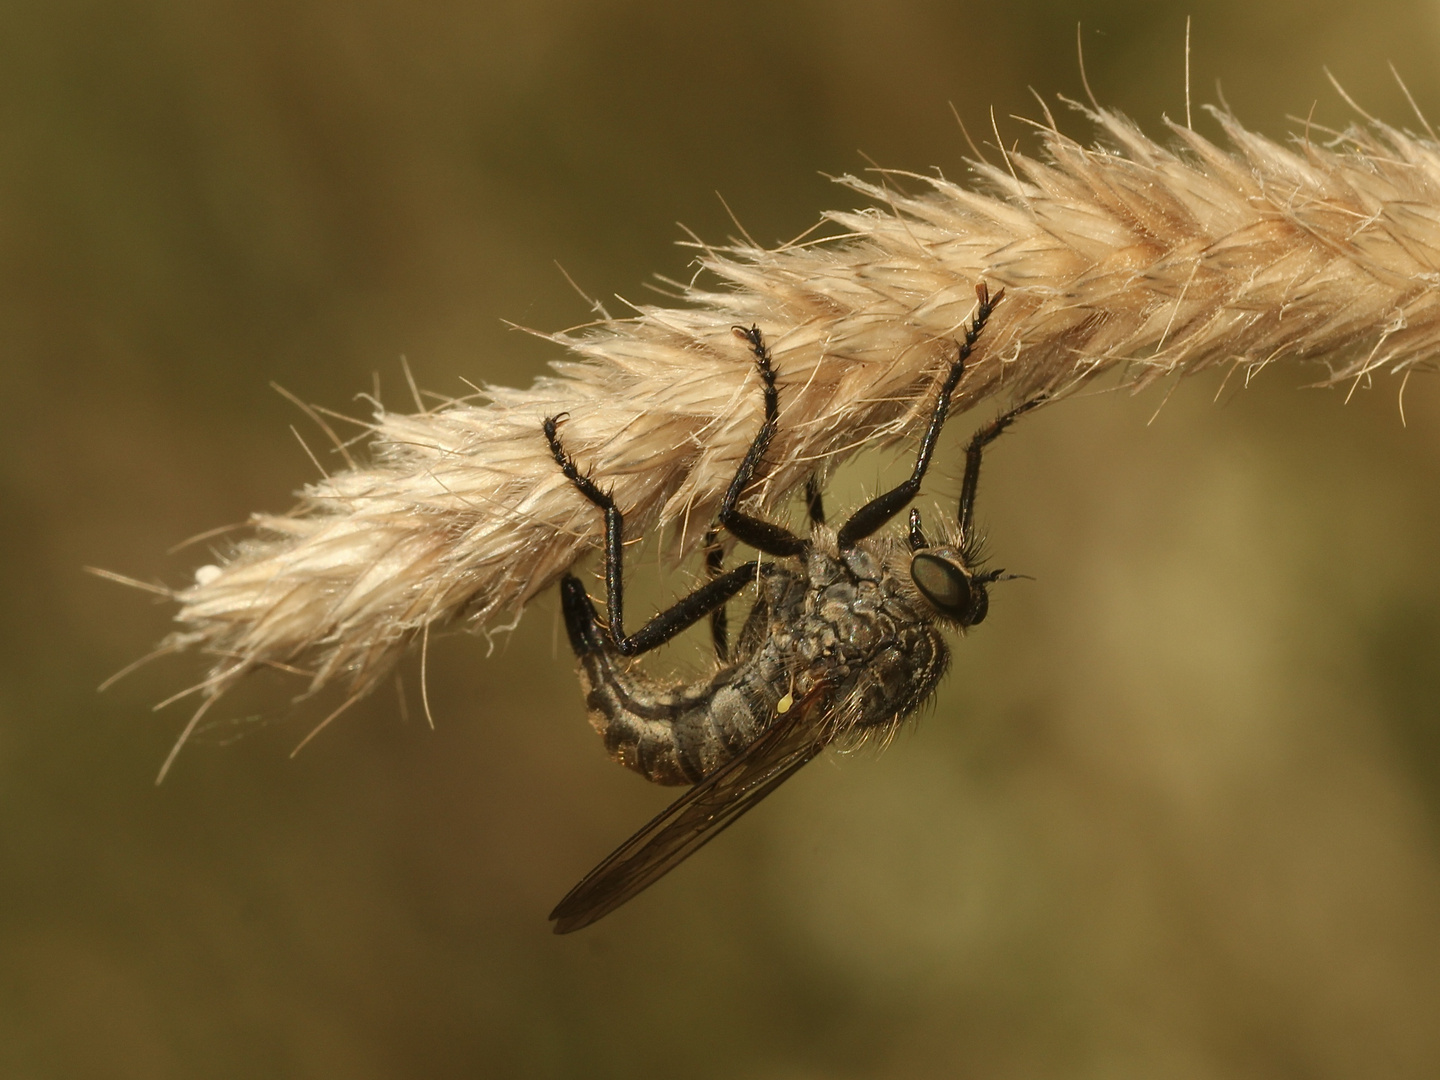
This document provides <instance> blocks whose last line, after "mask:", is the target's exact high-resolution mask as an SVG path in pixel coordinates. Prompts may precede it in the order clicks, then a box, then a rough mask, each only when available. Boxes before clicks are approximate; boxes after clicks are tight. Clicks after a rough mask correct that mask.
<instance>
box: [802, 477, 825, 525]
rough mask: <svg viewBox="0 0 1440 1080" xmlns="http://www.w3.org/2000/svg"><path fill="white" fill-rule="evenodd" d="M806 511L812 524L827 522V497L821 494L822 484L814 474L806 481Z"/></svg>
mask: <svg viewBox="0 0 1440 1080" xmlns="http://www.w3.org/2000/svg"><path fill="white" fill-rule="evenodd" d="M805 512H806V514H808V515H809V517H810V524H811V525H824V524H825V498H824V496H822V495H821V494H820V484H819V482H818V481H817V480H816V479H815V477H813V476H812V477H810V479H808V480H806V481H805Z"/></svg>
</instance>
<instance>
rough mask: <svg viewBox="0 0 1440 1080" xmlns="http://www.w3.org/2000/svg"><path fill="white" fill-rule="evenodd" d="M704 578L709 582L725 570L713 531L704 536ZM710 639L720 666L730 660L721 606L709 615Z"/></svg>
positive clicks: (722, 556) (727, 624) (726, 624)
mask: <svg viewBox="0 0 1440 1080" xmlns="http://www.w3.org/2000/svg"><path fill="white" fill-rule="evenodd" d="M704 547H705V577H706V578H707V579H708V580H709V581H714V580H715V579H716V578H718V577H719V576H720V574H721V572H722V571H723V570H724V568H725V549H724V548H723V547H721V546H720V541H719V538H718V535H717V534H716V532H715V530H714V529H711V530H710V531H709V532H707V533H706V534H705V544H704ZM710 638H711V640H712V641H714V642H715V659H717V660H719V661H720V662H721V663H722V664H723V663H724V662H725V661H726V660H728V659H730V623H729V619H728V618H727V616H726V614H725V605H724V604H721V605H720V606H719V607H717V608H716V609H715V610H714V611H712V612H711V613H710Z"/></svg>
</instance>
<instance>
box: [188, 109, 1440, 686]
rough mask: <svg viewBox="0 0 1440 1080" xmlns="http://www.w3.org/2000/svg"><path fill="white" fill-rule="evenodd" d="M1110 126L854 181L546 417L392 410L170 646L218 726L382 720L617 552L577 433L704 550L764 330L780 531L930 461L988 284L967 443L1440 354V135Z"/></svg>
mask: <svg viewBox="0 0 1440 1080" xmlns="http://www.w3.org/2000/svg"><path fill="white" fill-rule="evenodd" d="M1083 111H1084V112H1085V113H1086V115H1087V116H1088V118H1089V120H1090V121H1091V122H1093V123H1094V124H1095V125H1096V127H1097V128H1098V130H1099V134H1100V137H1101V140H1102V142H1103V143H1104V146H1103V147H1099V148H1097V147H1089V146H1085V145H1082V144H1081V143H1079V142H1077V141H1075V140H1073V139H1071V138H1069V137H1067V136H1065V135H1063V134H1062V133H1061V132H1060V131H1059V130H1058V128H1057V127H1056V126H1055V125H1054V123H1053V121H1051V122H1050V123H1049V124H1048V125H1046V126H1042V127H1039V129H1038V130H1039V135H1040V139H1041V141H1042V143H1043V149H1042V152H1041V153H1040V154H1038V155H1036V156H1026V155H1021V154H1014V153H1012V154H1009V155H1007V156H1006V157H1005V160H1004V162H1003V163H1002V164H1000V165H988V164H977V165H976V166H975V170H976V173H977V174H978V179H979V184H978V185H977V186H974V187H966V186H962V185H960V184H956V183H953V182H951V181H948V180H945V179H943V178H938V177H923V176H914V175H910V174H905V175H903V176H902V175H901V174H886V176H885V178H884V182H883V184H876V183H870V182H867V181H864V180H860V179H857V178H854V177H844V178H842V179H841V181H840V183H841V184H843V185H844V186H845V187H846V188H847V189H848V190H849V191H850V192H853V193H856V194H858V195H861V196H864V197H865V198H867V199H869V200H871V201H872V204H873V205H871V206H870V207H868V208H866V209H862V210H855V211H848V212H836V213H829V214H826V215H824V220H825V221H826V222H828V223H830V224H831V225H832V226H834V227H836V228H837V230H838V235H833V236H830V237H828V238H824V239H819V240H809V241H806V242H796V243H792V244H789V245H785V246H782V247H779V248H775V249H765V248H761V247H758V246H755V245H753V244H750V243H748V242H746V243H734V244H731V245H729V246H725V247H718V248H711V247H703V246H702V247H700V254H699V262H700V264H701V266H702V267H703V268H704V269H705V270H706V271H708V272H709V275H710V276H711V278H713V279H714V280H715V281H716V282H717V284H715V285H713V286H710V287H703V286H701V285H691V286H686V287H685V288H684V290H683V296H682V297H681V300H682V303H681V304H679V305H678V306H676V307H672V308H661V307H647V308H641V309H637V312H636V314H635V315H634V316H633V317H631V318H626V319H610V318H607V319H604V320H602V321H600V322H598V323H596V324H593V325H591V326H588V327H585V328H583V329H581V330H577V331H573V332H568V333H563V334H556V335H551V339H552V340H553V341H555V342H557V343H558V344H560V345H562V346H564V347H565V348H566V349H567V350H569V352H570V353H571V354H572V358H571V359H567V360H563V361H558V362H556V363H555V365H554V367H555V369H556V373H555V374H554V375H551V376H547V377H544V378H541V379H538V380H537V381H536V382H535V383H534V385H533V386H531V387H530V388H529V389H527V390H514V389H508V388H504V387H490V388H487V389H486V391H485V393H486V396H487V397H488V401H487V402H485V403H482V404H475V403H473V402H461V401H454V402H449V403H446V404H444V405H442V406H440V407H437V408H435V409H432V410H430V411H423V412H419V413H416V414H412V415H405V414H401V413H395V412H389V411H385V410H383V409H378V408H377V412H376V415H375V416H374V418H373V420H372V421H371V423H370V430H371V435H370V438H369V443H368V447H367V448H366V453H365V455H364V457H365V458H366V459H367V460H364V461H363V462H362V463H360V464H358V465H357V466H356V467H355V468H352V469H349V470H347V471H344V472H340V473H338V474H336V475H333V476H330V477H327V478H325V479H323V480H320V481H317V482H315V483H313V484H310V485H309V486H308V487H306V488H305V489H304V491H303V492H302V501H301V504H300V505H299V507H298V508H297V509H295V510H294V511H292V512H290V513H288V514H283V515H274V514H259V515H256V516H255V517H254V518H253V519H252V522H251V525H252V530H251V534H250V535H249V537H248V538H245V539H242V540H240V541H239V542H238V543H237V544H236V545H235V547H234V549H233V551H232V552H231V553H230V555H229V557H228V559H227V560H226V561H225V562H223V563H222V564H221V565H219V566H215V567H207V568H202V570H201V572H200V573H199V574H197V576H196V579H195V582H194V584H193V585H191V586H190V587H189V588H186V589H184V590H182V591H178V592H177V593H176V599H177V600H178V602H179V604H180V610H179V612H178V614H177V616H176V618H177V620H178V622H179V623H180V624H181V629H180V630H178V631H177V632H176V633H175V634H174V635H172V637H171V638H170V639H168V640H167V642H166V643H165V645H164V646H163V647H164V648H165V649H167V650H169V651H173V650H175V649H177V648H180V647H187V648H196V649H199V650H201V651H203V652H206V653H208V654H210V655H211V656H213V657H215V664H214V667H213V669H212V671H211V673H210V677H209V679H207V680H206V681H205V682H204V683H202V684H201V685H200V687H198V688H197V689H198V690H199V691H200V692H201V694H202V697H203V698H204V699H205V700H206V703H207V704H208V703H209V702H210V701H211V700H213V699H214V698H215V697H216V696H218V695H219V694H221V693H223V692H224V691H225V689H226V688H227V687H229V686H230V685H231V684H232V683H233V682H234V681H235V680H236V679H239V678H240V677H241V676H242V675H244V674H245V673H246V672H247V671H249V670H251V669H253V668H256V667H258V666H261V665H274V666H282V667H285V668H287V669H303V670H304V671H305V672H306V673H307V674H308V677H309V680H310V687H311V689H312V690H318V689H319V688H321V687H323V686H326V685H327V684H330V683H333V682H337V681H338V682H340V683H342V684H344V685H345V686H346V688H347V696H354V695H358V694H359V693H362V692H364V691H366V690H368V689H369V688H370V687H372V686H373V685H374V683H375V681H376V680H377V679H378V678H379V677H380V676H381V675H382V674H383V673H384V672H386V671H387V670H388V668H389V666H390V664H391V663H392V662H393V661H394V659H395V658H396V657H397V656H398V655H399V653H400V652H401V650H402V649H403V647H404V646H405V645H406V644H407V643H408V642H409V641H410V640H411V639H412V638H414V637H415V636H417V635H418V634H420V633H421V632H422V631H425V630H427V628H429V627H432V626H434V627H447V626H460V627H468V628H471V629H478V630H483V629H485V628H486V627H490V626H493V624H494V622H495V620H496V618H497V616H499V615H500V614H501V613H509V612H514V613H518V611H519V610H520V609H522V608H523V606H524V605H525V603H526V601H528V600H529V599H530V598H532V597H533V596H535V595H536V594H537V593H539V592H541V591H543V590H545V589H546V588H548V587H549V586H550V585H551V584H552V583H553V582H554V581H555V580H556V579H557V578H558V576H559V575H560V574H561V573H562V572H563V571H565V570H566V569H567V568H568V567H569V566H571V564H573V563H574V562H575V561H576V560H577V559H579V558H581V557H582V556H584V555H585V554H586V553H587V552H589V551H590V550H591V549H593V548H595V547H596V546H598V543H599V541H600V538H601V535H602V522H601V518H600V515H599V514H598V513H597V512H596V511H595V509H594V507H593V506H591V505H590V504H589V503H588V502H586V501H585V500H584V499H582V498H580V497H579V496H578V495H577V494H576V492H575V490H574V488H573V487H572V486H571V484H570V483H569V482H568V481H567V480H566V479H565V478H564V477H563V476H562V475H561V473H560V471H559V469H557V468H556V467H555V463H554V461H553V460H552V458H551V455H550V453H549V450H548V448H547V445H546V441H545V438H544V437H543V435H542V432H541V423H542V421H543V419H544V418H545V417H547V416H551V415H555V414H558V413H562V412H563V413H566V414H568V420H567V423H566V429H565V439H566V447H567V449H568V450H569V451H570V452H571V453H572V454H573V455H574V457H575V459H576V460H577V462H579V464H580V467H581V468H582V469H584V470H587V471H589V472H590V473H592V474H593V475H594V476H595V477H596V478H597V480H599V482H601V483H602V484H604V485H606V486H608V487H611V488H613V492H614V496H615V498H616V500H617V502H618V504H619V506H620V507H621V509H622V510H623V511H624V513H625V519H626V526H627V534H628V535H629V536H630V537H639V536H641V535H643V534H650V533H654V532H656V531H657V530H661V529H664V530H665V531H666V534H667V535H668V536H670V537H672V538H673V540H674V543H675V545H676V546H677V549H678V551H679V552H682V553H683V552H684V551H688V550H691V549H693V548H694V547H696V546H697V545H698V544H699V543H700V541H701V538H702V536H703V534H704V532H705V530H706V527H707V526H708V525H709V523H710V521H711V518H712V516H713V514H714V512H715V510H716V507H717V505H718V503H719V500H720V498H721V496H722V495H723V494H724V492H725V489H726V486H727V484H728V483H729V481H730V478H731V476H732V474H733V473H734V471H735V468H736V465H737V463H738V462H739V461H740V459H741V458H742V457H743V455H744V454H745V452H746V449H747V448H748V447H749V445H750V442H751V439H752V438H753V436H754V434H755V431H756V430H757V428H758V426H759V424H760V422H761V395H760V392H759V387H758V384H757V382H756V377H755V373H754V364H753V361H752V356H751V352H750V350H749V349H748V348H746V347H744V345H743V343H737V341H736V340H735V336H734V334H733V333H732V328H733V327H734V326H736V325H740V326H745V327H749V326H756V327H759V329H760V330H761V331H762V333H763V334H764V338H765V341H766V343H767V344H768V346H769V348H770V350H771V352H772V354H773V357H774V364H775V370H776V371H777V373H778V380H777V385H778V387H779V392H780V410H781V411H780V424H779V429H778V431H777V433H776V435H775V439H774V442H773V444H772V446H771V449H770V453H769V455H768V471H767V472H766V474H765V479H764V482H763V484H762V485H761V489H760V490H759V491H758V492H757V494H756V495H755V496H754V500H755V502H756V504H757V505H760V506H762V507H764V506H773V505H774V504H775V503H777V502H778V501H779V500H780V499H782V498H783V497H784V496H786V495H787V494H788V493H789V492H790V491H791V490H792V489H794V488H795V487H796V486H798V485H800V484H801V483H803V482H804V481H805V479H806V478H807V477H808V476H810V475H811V474H813V473H816V472H817V471H818V472H819V473H821V474H824V473H826V472H827V471H828V470H829V469H830V468H831V467H832V466H833V465H835V464H836V463H837V462H839V461H840V460H842V459H843V458H845V457H846V456H847V455H849V454H851V453H853V452H854V451H856V450H858V449H861V448H864V447H872V446H876V445H883V444H888V443H894V442H896V441H898V440H902V439H905V438H907V437H909V436H911V435H912V434H913V433H914V432H915V431H916V429H917V426H918V425H919V424H921V423H923V420H924V417H925V416H926V414H927V411H928V408H929V402H930V400H931V398H932V395H933V391H934V387H935V384H936V380H937V378H938V377H939V375H940V373H941V372H942V371H943V370H945V366H946V365H947V364H948V362H949V360H950V359H951V357H953V354H954V350H955V348H956V346H955V339H956V337H957V336H959V335H961V334H962V333H963V331H964V327H965V325H966V321H967V319H968V318H969V317H970V315H971V313H972V311H973V309H974V306H975V295H976V286H977V284H980V283H988V284H989V285H990V287H991V288H992V289H999V288H1001V287H1003V288H1004V289H1005V292H1006V299H1005V302H1004V303H1003V305H1001V306H1000V307H999V308H998V309H997V311H996V313H995V315H994V317H993V318H992V319H991V321H990V324H989V326H988V327H987V328H986V330H985V333H984V335H983V337H982V338H981V340H980V342H979V344H978V346H977V348H976V352H975V355H974V357H973V359H972V361H971V364H970V367H969V369H968V370H967V372H966V375H965V378H964V381H963V382H962V383H961V385H960V387H959V390H958V391H957V393H956V397H955V411H957V412H958V411H963V410H965V409H968V408H970V407H973V406H975V405H977V404H979V403H981V402H984V401H987V400H989V399H992V398H996V399H1003V401H1004V402H1006V403H1014V402H1017V401H1020V400H1024V399H1026V398H1029V397H1031V396H1033V395H1035V394H1037V393H1040V392H1042V391H1046V392H1050V393H1051V394H1054V395H1061V396H1063V394H1064V392H1065V391H1066V390H1069V389H1071V388H1073V387H1074V386H1076V385H1078V384H1080V383H1083V382H1084V381H1086V380H1089V379H1091V378H1093V377H1095V376H1096V375H1098V374H1100V373H1102V372H1105V371H1109V370H1112V369H1116V368H1120V369H1123V374H1124V377H1125V378H1126V379H1128V380H1129V381H1130V382H1132V383H1135V384H1144V383H1148V382H1151V381H1153V380H1156V379H1160V378H1163V377H1166V376H1171V375H1179V374H1189V373H1192V372H1196V371H1200V370H1203V369H1205V368H1207V367H1211V366H1213V365H1221V364H1231V365H1236V366H1239V367H1242V368H1248V369H1250V370H1254V369H1258V368H1260V367H1263V366H1264V365H1266V364H1269V363H1270V362H1272V361H1274V360H1277V359H1282V358H1286V359H1305V358H1309V359H1318V360H1323V361H1325V362H1326V363H1327V364H1328V365H1329V376H1328V377H1329V379H1330V380H1331V381H1342V380H1346V379H1356V380H1358V379H1361V378H1364V377H1365V376H1367V375H1368V374H1369V373H1370V372H1372V371H1375V370H1377V369H1387V370H1390V371H1400V370H1406V369H1410V368H1413V367H1415V366H1417V365H1421V364H1427V363H1428V362H1429V361H1430V358H1431V357H1433V356H1434V355H1435V353H1436V350H1437V346H1440V289H1437V287H1436V286H1437V285H1440V144H1437V142H1436V141H1435V140H1434V139H1433V136H1432V137H1430V138H1424V139H1422V138H1417V137H1415V136H1412V135H1410V134H1407V133H1404V132H1402V131H1399V130H1397V129H1395V128H1392V127H1389V126H1386V125H1383V124H1379V123H1372V124H1370V125H1369V126H1368V127H1366V128H1364V129H1359V128H1357V129H1352V130H1349V131H1347V132H1344V133H1343V134H1336V133H1331V137H1330V138H1329V141H1328V142H1326V143H1324V144H1323V145H1322V144H1320V143H1318V142H1317V140H1316V138H1315V137H1314V135H1313V133H1312V132H1311V131H1309V130H1308V129H1307V130H1306V131H1305V132H1304V133H1302V134H1301V135H1298V136H1296V137H1295V138H1294V139H1292V141H1291V143H1290V145H1289V146H1282V145H1279V144H1277V143H1275V142H1273V141H1271V140H1269V139H1267V138H1264V137H1262V136H1260V135H1257V134H1254V133H1253V132H1250V131H1247V130H1246V129H1245V128H1243V127H1242V126H1241V125H1240V124H1239V123H1238V122H1237V121H1236V120H1235V119H1234V118H1233V117H1231V116H1229V115H1228V114H1225V113H1222V112H1215V113H1214V115H1215V117H1216V119H1217V120H1218V121H1219V123H1220V125H1221V127H1222V128H1223V130H1224V132H1225V135H1226V137H1227V138H1228V140H1229V143H1230V148H1229V149H1228V150H1227V149H1222V148H1221V147H1219V146H1217V145H1216V144H1215V143H1213V142H1211V141H1209V140H1207V139H1206V138H1203V137H1202V136H1200V135H1198V134H1197V133H1196V132H1194V131H1193V130H1191V129H1190V128H1189V127H1187V126H1180V125H1177V124H1171V125H1170V137H1171V139H1172V145H1171V146H1168V147H1167V146H1162V145H1160V144H1159V143H1157V142H1155V141H1153V140H1151V139H1150V138H1148V137H1147V136H1145V135H1144V134H1142V133H1141V132H1140V131H1139V130H1138V129H1137V128H1136V127H1135V126H1133V125H1132V124H1131V123H1129V122H1128V121H1126V120H1125V119H1123V118H1122V117H1120V116H1118V115H1117V114H1115V113H1112V112H1108V111H1104V110H1100V109H1086V110H1083ZM892 181H899V182H900V183H904V184H906V185H907V186H910V187H918V188H919V189H920V191H919V193H917V194H902V193H899V192H898V191H897V190H896V187H895V185H894V184H893V183H892Z"/></svg>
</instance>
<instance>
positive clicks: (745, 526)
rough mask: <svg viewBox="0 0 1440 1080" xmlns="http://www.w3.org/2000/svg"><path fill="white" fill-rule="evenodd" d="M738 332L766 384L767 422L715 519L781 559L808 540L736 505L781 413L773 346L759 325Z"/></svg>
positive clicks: (739, 537) (801, 550) (801, 548)
mask: <svg viewBox="0 0 1440 1080" xmlns="http://www.w3.org/2000/svg"><path fill="white" fill-rule="evenodd" d="M735 336H736V337H738V338H740V339H741V340H743V341H746V342H749V344H750V349H751V351H752V352H754V353H755V366H756V368H758V369H759V371H760V379H761V381H762V382H763V383H764V384H765V423H764V424H762V425H761V427H760V431H759V433H758V434H757V435H756V436H755V441H754V442H752V443H751V444H750V449H749V450H747V451H746V452H745V458H744V460H743V461H741V462H740V468H738V469H737V470H735V477H734V479H732V480H731V481H730V487H729V488H728V489H727V490H726V492H725V498H724V499H723V500H721V503H720V513H719V514H718V515H716V518H715V520H716V521H717V522H718V523H719V524H721V525H723V526H724V527H725V528H726V529H728V530H729V531H730V533H731V535H733V536H734V537H735V538H736V539H737V540H742V541H744V542H745V543H747V544H749V545H750V546H751V547H753V548H755V549H756V550H757V551H763V552H765V553H766V554H767V555H774V556H776V557H777V558H781V559H784V558H790V557H791V556H795V555H800V554H803V553H804V551H805V548H806V546H807V542H806V541H805V540H802V539H801V538H800V537H798V536H796V535H795V534H794V533H792V532H791V531H790V530H789V529H786V528H782V527H781V526H779V525H772V524H771V523H770V522H768V521H762V520H760V519H759V518H757V517H751V516H750V515H749V514H742V513H741V512H740V511H738V510H736V509H735V505H736V503H738V502H739V501H740V498H741V496H742V495H744V494H745V489H746V488H747V487H749V486H750V481H751V480H753V479H754V478H755V470H756V469H758V468H759V467H760V461H761V459H762V458H764V456H765V451H766V449H768V448H769V446H770V440H771V439H772V438H774V437H775V421H776V417H777V416H778V415H779V402H780V398H779V395H778V394H777V393H776V392H775V370H774V369H773V368H772V367H771V366H770V350H769V349H767V348H766V347H765V339H764V338H763V337H761V335H760V330H759V328H758V327H754V326H752V327H751V328H750V329H749V330H746V329H745V328H744V327H741V326H737V327H736V328H735Z"/></svg>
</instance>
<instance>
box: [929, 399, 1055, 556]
mask: <svg viewBox="0 0 1440 1080" xmlns="http://www.w3.org/2000/svg"><path fill="white" fill-rule="evenodd" d="M1049 397H1050V395H1049V394H1040V395H1037V396H1036V397H1033V398H1031V399H1030V400H1029V401H1027V402H1025V403H1024V404H1023V405H1017V406H1016V407H1015V408H1013V409H1011V410H1010V411H1009V412H1007V413H1001V414H1000V415H999V416H997V417H996V418H995V419H994V420H991V421H990V423H988V424H986V425H985V426H984V427H982V428H981V429H980V430H979V431H977V432H975V434H974V435H972V436H970V445H969V446H967V447H966V448H965V479H964V481H963V482H962V483H961V485H960V547H961V550H964V549H965V548H968V547H970V546H971V544H972V543H973V542H974V535H973V532H974V522H975V491H976V489H977V488H978V487H979V486H980V457H981V455H982V454H984V452H985V447H987V446H989V445H990V444H991V443H992V442H994V441H995V440H996V439H998V438H999V437H1000V434H1001V432H1003V431H1004V430H1005V429H1006V428H1008V427H1009V426H1010V425H1011V424H1013V423H1014V422H1015V420H1016V419H1017V418H1018V417H1021V416H1023V415H1024V414H1025V413H1027V412H1029V411H1030V410H1031V409H1033V408H1035V407H1036V406H1037V405H1043V404H1044V403H1045V402H1046V400H1048V399H1049ZM915 520H916V521H918V518H916V519H915Z"/></svg>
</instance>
